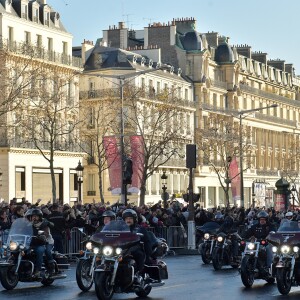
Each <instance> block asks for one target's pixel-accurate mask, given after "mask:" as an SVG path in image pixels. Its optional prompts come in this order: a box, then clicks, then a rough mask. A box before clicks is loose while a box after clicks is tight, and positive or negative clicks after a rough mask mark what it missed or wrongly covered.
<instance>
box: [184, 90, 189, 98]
mask: <svg viewBox="0 0 300 300" xmlns="http://www.w3.org/2000/svg"><path fill="white" fill-rule="evenodd" d="M184 100H189V90H188V89H184Z"/></svg>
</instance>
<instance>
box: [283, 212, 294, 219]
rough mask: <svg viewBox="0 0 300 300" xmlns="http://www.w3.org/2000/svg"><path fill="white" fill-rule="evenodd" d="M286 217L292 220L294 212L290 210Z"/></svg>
mask: <svg viewBox="0 0 300 300" xmlns="http://www.w3.org/2000/svg"><path fill="white" fill-rule="evenodd" d="M285 217H286V218H287V219H289V220H291V219H292V218H293V213H292V212H291V211H288V212H287V213H286V214H285Z"/></svg>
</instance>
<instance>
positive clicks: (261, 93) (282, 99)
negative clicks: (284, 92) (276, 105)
mask: <svg viewBox="0 0 300 300" xmlns="http://www.w3.org/2000/svg"><path fill="white" fill-rule="evenodd" d="M240 89H241V91H244V92H247V93H249V94H254V95H257V96H261V97H264V98H267V99H270V100H278V101H280V102H282V103H285V104H288V105H293V106H297V107H300V102H299V101H296V100H294V99H289V98H286V97H284V96H280V95H277V94H273V93H268V92H266V91H263V90H260V89H257V88H253V87H251V86H248V85H245V84H240Z"/></svg>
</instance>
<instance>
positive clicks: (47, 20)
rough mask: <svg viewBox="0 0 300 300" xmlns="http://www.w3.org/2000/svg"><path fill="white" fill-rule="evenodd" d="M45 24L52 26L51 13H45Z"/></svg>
mask: <svg viewBox="0 0 300 300" xmlns="http://www.w3.org/2000/svg"><path fill="white" fill-rule="evenodd" d="M45 25H47V26H50V13H49V12H46V13H45Z"/></svg>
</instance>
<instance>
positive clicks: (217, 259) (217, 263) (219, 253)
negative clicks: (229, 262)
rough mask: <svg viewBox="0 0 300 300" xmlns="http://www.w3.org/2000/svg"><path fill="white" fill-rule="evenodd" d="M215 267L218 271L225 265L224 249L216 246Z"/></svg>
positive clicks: (213, 258) (213, 257)
mask: <svg viewBox="0 0 300 300" xmlns="http://www.w3.org/2000/svg"><path fill="white" fill-rule="evenodd" d="M212 263H213V267H214V269H215V270H216V271H218V270H221V269H222V266H223V259H222V249H221V248H215V249H214V252H213V256H212Z"/></svg>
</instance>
